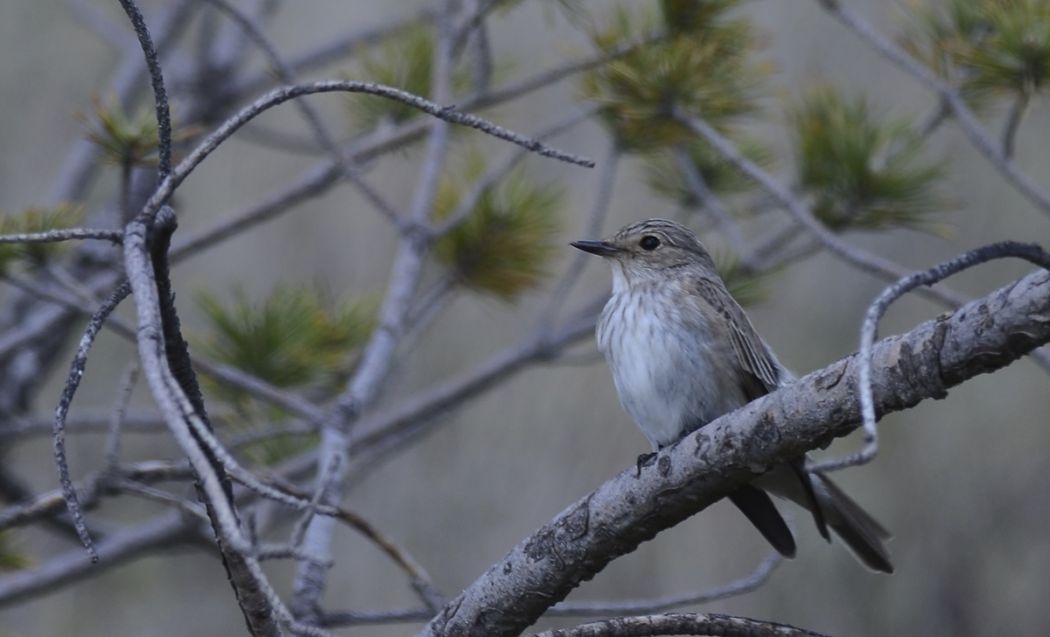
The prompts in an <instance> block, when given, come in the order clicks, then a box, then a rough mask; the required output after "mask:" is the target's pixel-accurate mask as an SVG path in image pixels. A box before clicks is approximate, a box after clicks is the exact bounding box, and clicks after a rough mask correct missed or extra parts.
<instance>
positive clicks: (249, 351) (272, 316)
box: [198, 287, 373, 403]
mask: <svg viewBox="0 0 1050 637" xmlns="http://www.w3.org/2000/svg"><path fill="white" fill-rule="evenodd" d="M198 299H199V304H200V307H201V308H202V309H203V310H204V313H205V315H206V316H207V318H208V321H209V323H210V330H209V333H208V334H207V336H205V337H204V338H202V339H200V347H201V349H202V350H203V351H204V352H205V353H206V354H207V355H208V356H210V357H212V358H214V359H216V360H218V361H220V362H222V363H225V364H228V365H232V366H234V367H237V368H239V369H243V370H244V371H246V372H248V373H250V374H252V375H254V376H258V377H259V378H262V379H264V380H266V381H267V382H269V383H272V384H274V385H276V386H278V387H289V388H296V389H312V390H320V391H327V390H331V389H333V388H334V387H336V386H338V384H339V383H340V382H342V381H343V380H345V378H346V376H347V374H348V373H349V371H350V369H351V367H352V364H353V361H354V354H355V352H356V351H357V348H358V347H360V345H361V344H362V343H363V342H364V340H365V338H367V336H368V334H369V333H370V331H371V329H372V322H373V318H372V313H373V312H372V309H371V307H370V306H369V304H365V303H355V304H348V305H345V306H342V307H336V308H333V307H331V305H330V304H329V303H327V302H326V301H325V299H324V298H323V296H322V295H321V294H320V293H319V292H318V291H317V290H316V289H314V288H312V287H279V288H277V289H275V290H274V291H273V292H271V293H270V295H269V296H268V297H267V298H265V299H263V300H262V301H260V302H253V301H251V300H249V299H248V298H246V296H245V295H244V294H243V293H240V292H238V293H235V294H234V295H233V298H232V299H231V300H228V301H227V300H220V299H219V298H217V297H215V296H213V295H211V294H207V293H201V294H200V295H199V297H198ZM217 390H218V391H219V395H221V396H223V397H224V398H226V399H228V400H231V401H233V402H238V403H239V402H243V401H244V400H246V397H245V396H244V395H243V394H241V393H240V392H239V391H236V390H229V389H226V388H221V389H220V388H217Z"/></svg>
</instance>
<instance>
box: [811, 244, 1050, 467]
mask: <svg viewBox="0 0 1050 637" xmlns="http://www.w3.org/2000/svg"><path fill="white" fill-rule="evenodd" d="M1007 257H1018V258H1021V259H1024V260H1025V261H1028V262H1030V263H1034V264H1035V265H1039V266H1042V267H1044V268H1047V269H1050V254H1048V253H1047V252H1045V251H1044V250H1043V249H1042V248H1040V247H1039V246H1037V245H1035V244H1031V243H1017V242H1014V241H1005V242H1001V243H993V244H990V245H986V246H982V247H980V248H975V249H973V250H970V251H969V252H966V253H964V254H961V255H959V256H957V257H955V258H954V259H950V260H948V261H944V262H941V263H939V264H937V265H935V266H933V267H932V268H929V269H928V270H924V271H922V272H916V273H914V274H911V275H909V276H907V277H904V278H902V279H901V280H899V281H897V282H896V283H894V284H893V285H891V286H889V287H888V288H886V289H885V290H883V291H882V293H881V294H879V296H878V298H876V299H875V301H874V302H873V303H872V304H871V305H870V306H868V311H867V312H866V313H865V315H864V322H863V324H862V325H861V331H860V353H859V354H858V361H859V362H858V365H857V386H858V392H859V398H860V413H861V418H862V421H861V426H862V428H863V431H864V447H863V448H862V449H861V450H860V451H858V452H856V453H853V454H850V455H848V456H846V457H844V458H841V459H837V460H829V461H825V462H821V463H818V464H816V465H814V466H813V467H812V470H813V471H837V470H839V469H845V468H846V467H853V466H857V465H862V464H866V463H868V462H871V461H872V460H874V459H875V456H876V455H877V454H878V451H879V439H878V429H877V428H876V425H875V423H876V418H875V398H874V395H873V390H872V381H871V378H872V371H871V364H872V349H873V347H874V344H875V339H876V337H877V336H878V328H879V321H880V320H881V319H882V317H883V315H885V314H886V310H887V309H889V307H890V305H892V304H893V302H894V301H896V300H897V299H899V298H900V297H902V296H904V295H905V294H907V293H908V292H910V291H912V290H914V289H916V288H917V287H919V286H920V285H933V284H934V283H937V282H938V281H943V280H944V279H946V278H948V277H950V276H952V275H954V274H956V273H958V272H961V271H962V270H966V269H968V268H972V267H973V266H975V265H979V264H981V263H986V262H988V261H991V260H993V259H1003V258H1007Z"/></svg>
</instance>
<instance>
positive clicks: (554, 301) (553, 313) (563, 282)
mask: <svg viewBox="0 0 1050 637" xmlns="http://www.w3.org/2000/svg"><path fill="white" fill-rule="evenodd" d="M622 157H623V149H622V148H620V145H619V144H618V143H617V142H616V141H615V140H612V141H610V142H609V149H608V151H607V152H606V153H605V162H604V163H603V164H602V166H601V171H600V172H599V173H598V191H597V192H596V193H595V195H594V203H593V205H592V207H591V211H590V214H588V216H587V224H586V225H585V226H584V228H583V229H582V232H583V233H584V234H585V235H586V236H587V237H590V238H595V237H598V236H600V234H601V231H602V224H603V222H604V221H605V217H606V216H608V214H609V206H610V204H611V203H612V192H613V188H614V187H615V186H616V171H617V168H618V167H619V165H620V159H621V158H622ZM588 263H590V260H589V259H587V255H586V254H584V253H582V252H581V253H579V254H576V255H573V257H572V260H571V261H570V262H569V268H568V269H567V270H566V271H565V274H563V275H562V276H561V278H559V279H558V282H557V283H556V284H555V286H554V289H553V290H552V291H551V293H550V297H549V299H548V301H547V305H546V307H544V308H543V311H542V312H541V317H542V318H541V321H544V322H549V321H552V320H554V319H555V318H556V317H557V315H558V312H560V311H561V309H562V307H563V306H564V305H565V301H566V300H567V299H568V296H569V293H570V292H572V288H573V286H575V285H576V281H578V280H579V278H580V275H581V274H583V269H584V268H585V267H586V266H587V264H588Z"/></svg>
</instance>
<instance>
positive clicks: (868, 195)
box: [790, 86, 944, 231]
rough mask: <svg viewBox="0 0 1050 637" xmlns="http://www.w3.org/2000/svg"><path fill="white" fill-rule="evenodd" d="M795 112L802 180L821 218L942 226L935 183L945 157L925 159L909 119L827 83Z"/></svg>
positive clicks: (849, 223) (843, 225)
mask: <svg viewBox="0 0 1050 637" xmlns="http://www.w3.org/2000/svg"><path fill="white" fill-rule="evenodd" d="M790 117H791V123H792V124H793V127H794V130H793V133H794V137H795V140H794V141H795V145H794V146H795V158H796V165H797V170H798V182H799V184H800V185H801V186H802V188H803V189H804V190H805V191H806V192H807V193H809V195H810V196H811V197H812V199H813V202H814V204H813V211H814V214H815V215H816V216H817V218H818V219H820V221H821V222H823V223H824V224H825V225H827V226H828V227H829V228H831V229H833V230H837V231H839V230H844V229H847V228H862V229H869V230H878V229H885V228H892V227H896V226H901V225H903V226H909V227H912V228H916V229H921V230H927V231H929V230H934V229H936V225H934V224H931V223H930V221H929V219H928V217H927V215H928V213H930V212H932V211H934V210H936V209H937V208H938V207H939V206H940V205H941V202H940V200H939V199H938V198H937V197H936V196H935V194H934V186H935V185H936V182H937V180H938V179H939V178H940V177H941V175H942V174H943V172H944V171H943V163H922V162H920V159H919V158H920V155H921V154H922V153H921V150H922V149H921V146H920V143H919V141H920V140H918V139H917V138H916V137H915V136H914V134H913V133H912V128H911V127H910V125H909V124H908V123H907V122H904V121H900V120H896V121H881V120H879V119H878V118H877V117H876V116H875V115H874V114H873V113H872V112H871V109H870V107H869V106H868V103H867V101H866V100H864V99H863V98H857V99H854V100H848V99H846V98H845V97H843V96H842V95H841V94H840V93H838V92H837V91H836V90H835V89H832V88H831V87H828V86H819V87H816V88H814V89H812V90H810V91H809V93H808V94H807V95H806V96H805V97H804V98H803V99H802V102H801V103H800V104H799V105H798V107H796V108H795V109H794V110H793V111H792V112H791V114H790ZM890 151H892V152H890Z"/></svg>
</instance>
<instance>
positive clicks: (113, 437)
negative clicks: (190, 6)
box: [105, 363, 139, 469]
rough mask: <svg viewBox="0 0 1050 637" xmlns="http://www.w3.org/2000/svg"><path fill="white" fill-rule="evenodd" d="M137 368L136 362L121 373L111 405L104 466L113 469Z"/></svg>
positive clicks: (117, 458)
mask: <svg viewBox="0 0 1050 637" xmlns="http://www.w3.org/2000/svg"><path fill="white" fill-rule="evenodd" d="M138 377H139V368H138V365H137V364H136V363H132V364H131V365H129V366H128V368H127V370H126V371H125V372H124V373H123V374H122V375H121V381H120V385H119V390H118V391H117V400H116V404H115V405H114V406H113V416H112V418H111V419H110V427H109V431H108V432H107V436H106V460H105V462H106V464H105V466H106V468H107V469H114V468H115V467H116V466H117V464H119V463H120V434H121V432H122V431H123V430H124V418H125V416H126V415H127V411H128V402H129V401H130V400H131V392H132V391H134V389H135V383H136V382H137V381H138Z"/></svg>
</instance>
